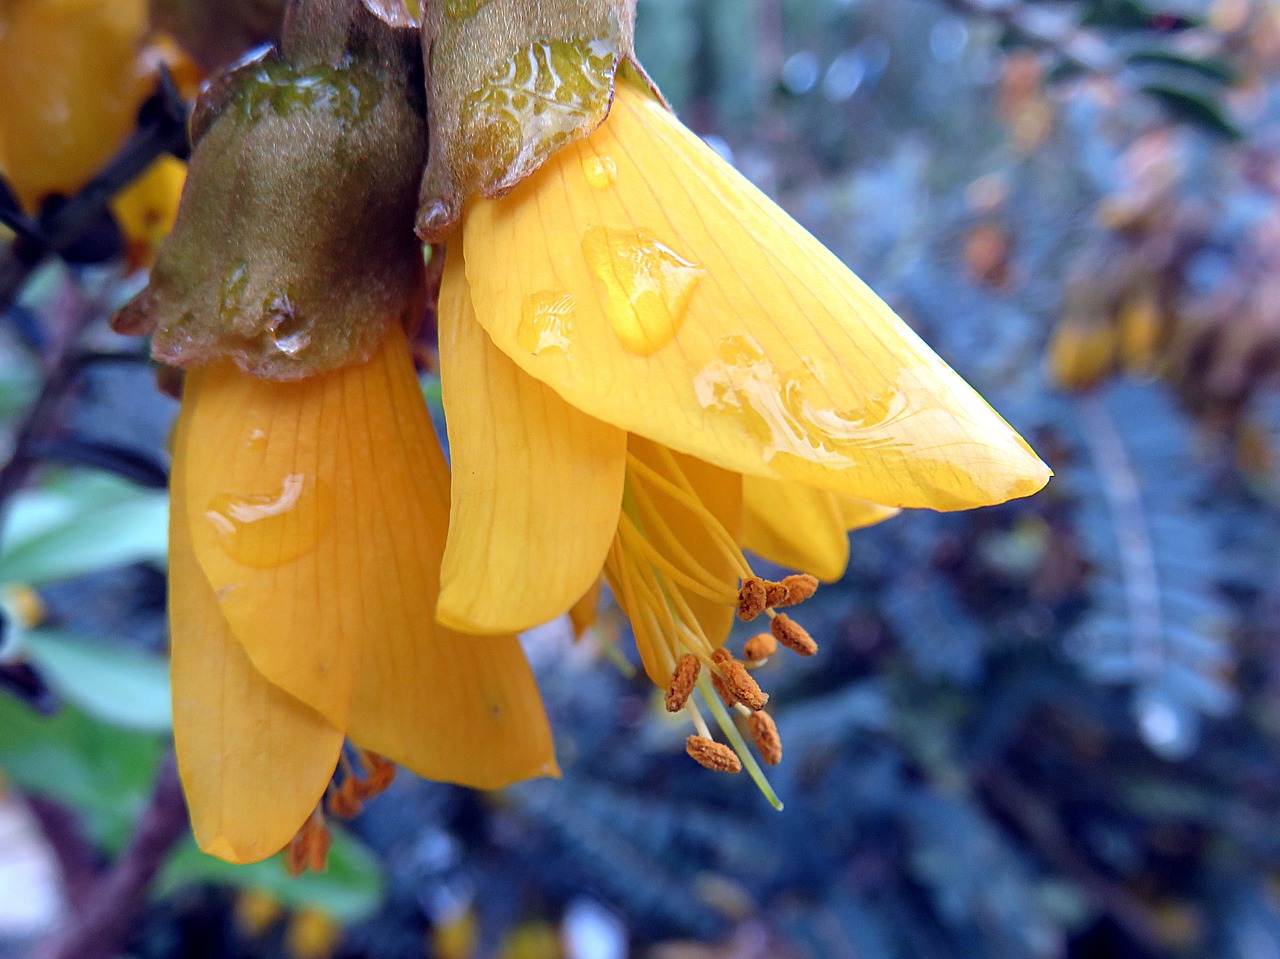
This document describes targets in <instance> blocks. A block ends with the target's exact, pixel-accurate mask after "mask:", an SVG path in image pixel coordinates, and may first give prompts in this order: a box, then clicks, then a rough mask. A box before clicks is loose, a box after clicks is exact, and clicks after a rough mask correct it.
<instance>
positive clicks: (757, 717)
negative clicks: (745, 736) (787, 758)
mask: <svg viewBox="0 0 1280 959" xmlns="http://www.w3.org/2000/svg"><path fill="white" fill-rule="evenodd" d="M747 725H748V726H749V727H750V728H751V738H752V739H754V740H755V741H756V749H758V750H760V758H761V759H763V760H764V761H765V762H767V763H768V764H769V765H770V766H776V765H778V763H780V762H782V738H781V737H780V736H779V735H778V727H777V726H776V725H775V724H774V722H773V717H772V716H770V715H769V714H768V713H765V712H758V713H752V714H751V715H750V717H748V719H747Z"/></svg>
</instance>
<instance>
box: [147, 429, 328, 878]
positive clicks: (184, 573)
mask: <svg viewBox="0 0 1280 959" xmlns="http://www.w3.org/2000/svg"><path fill="white" fill-rule="evenodd" d="M187 419H188V417H187V416H186V415H184V416H183V417H181V418H180V420H179V427H178V431H177V433H176V435H175V438H174V454H175V455H174V464H173V500H172V506H171V508H172V512H173V521H172V522H171V523H170V526H169V529H170V536H171V538H172V542H171V544H170V546H171V548H170V554H169V621H170V626H169V632H170V636H171V643H172V647H173V664H172V670H173V736H174V741H175V743H176V745H177V753H178V770H179V773H180V774H181V776H182V785H183V789H184V791H185V792H186V796H187V805H188V807H189V808H190V810H191V827H192V830H193V831H194V832H195V837H196V841H197V842H198V843H199V845H200V848H201V849H203V850H204V851H205V852H208V853H211V854H213V855H215V856H219V857H221V858H223V859H226V860H228V861H230V862H256V861H257V860H259V859H264V858H266V857H267V856H270V855H271V854H272V853H274V852H276V851H278V850H279V849H281V848H282V847H283V846H284V845H285V844H286V843H288V842H289V840H290V839H292V838H293V836H294V834H295V833H296V832H297V831H298V829H299V827H301V826H302V824H303V822H305V821H306V819H307V817H308V816H309V815H310V814H311V811H312V810H313V809H314V808H315V806H316V804H317V803H318V802H319V801H320V798H321V796H322V795H323V794H324V789H325V787H326V786H327V785H328V783H329V778H330V776H332V775H333V770H334V767H335V766H336V765H337V762H338V753H339V752H340V751H341V749H342V738H343V737H342V732H341V730H339V729H337V728H336V727H334V726H333V725H331V724H330V723H327V722H325V720H324V719H322V718H321V717H320V715H319V714H318V713H316V712H315V711H314V710H312V709H309V708H308V707H306V706H304V705H303V704H302V703H300V702H299V701H298V700H296V699H294V698H293V697H292V696H290V695H289V694H288V693H286V692H284V691H283V690H281V689H280V688H279V687H277V686H274V685H272V684H271V683H269V682H267V680H266V679H264V678H263V677H262V675H261V674H260V673H259V672H258V671H257V670H256V669H254V668H253V666H252V664H250V662H249V659H248V657H247V656H245V653H244V650H243V649H242V648H241V647H240V645H239V644H238V643H237V642H236V641H235V639H234V638H233V637H232V636H231V632H230V630H229V629H228V628H227V623H226V620H225V619H224V618H223V616H222V613H221V611H220V610H219V608H218V600H217V597H216V596H215V595H214V593H213V590H212V589H211V588H210V586H209V583H208V581H207V580H206V579H205V578H204V574H203V572H202V571H201V569H200V567H199V564H198V563H197V562H196V558H195V556H194V554H193V553H192V549H191V535H190V531H189V529H188V527H187V514H186V504H185V502H184V495H183V480H184V473H185V470H186V455H185V452H184V451H185V447H186V440H185V435H184V434H185V431H184V429H183V424H184V421H185V420H187Z"/></svg>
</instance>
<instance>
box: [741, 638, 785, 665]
mask: <svg viewBox="0 0 1280 959" xmlns="http://www.w3.org/2000/svg"><path fill="white" fill-rule="evenodd" d="M777 651H778V641H777V640H776V639H774V638H773V633H760V634H758V635H756V636H752V637H751V638H750V639H748V640H747V642H746V645H744V646H743V647H742V656H743V658H744V659H746V660H748V661H749V662H752V663H762V662H764V661H765V660H766V659H768V658H769V657H770V656H772V655H773V654H774V653H776V652H777Z"/></svg>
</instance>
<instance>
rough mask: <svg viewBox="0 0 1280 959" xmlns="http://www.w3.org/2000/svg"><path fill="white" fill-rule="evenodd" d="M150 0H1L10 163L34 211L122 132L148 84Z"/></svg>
mask: <svg viewBox="0 0 1280 959" xmlns="http://www.w3.org/2000/svg"><path fill="white" fill-rule="evenodd" d="M147 31H148V25H147V3H146V0H111V2H109V3H103V2H101V0H8V2H6V3H0V63H3V64H4V69H3V70H0V127H3V130H4V132H3V137H0V139H3V140H4V141H5V150H4V154H5V156H4V160H5V164H4V165H5V172H6V175H7V176H8V178H9V180H10V182H11V183H12V184H13V187H14V190H15V192H16V193H17V195H18V198H19V199H20V200H21V201H22V204H23V205H24V206H25V207H26V208H27V209H28V210H30V211H35V209H36V208H37V207H38V206H39V205H40V202H41V201H42V200H43V199H44V198H45V197H47V196H49V195H50V194H54V193H61V194H71V193H74V192H76V191H77V190H79V189H80V187H81V186H83V185H84V184H85V183H86V182H87V181H88V180H89V178H90V177H92V176H93V175H94V174H95V173H96V172H97V171H98V169H99V168H100V167H101V166H102V165H103V163H105V162H106V160H107V158H108V157H110V156H111V154H112V153H113V152H115V150H116V148H117V147H119V146H120V144H121V143H122V142H124V139H125V137H126V136H127V135H128V133H129V130H130V129H132V127H133V124H134V120H135V117H136V115H137V112H138V107H139V106H140V105H141V104H142V101H143V100H144V99H145V98H146V96H147V94H148V93H149V92H150V89H151V85H152V83H153V74H154V65H153V64H151V63H150V62H149V61H148V60H147V59H146V58H145V57H143V56H142V53H143V49H144V47H143V41H144V39H145V37H146V35H147Z"/></svg>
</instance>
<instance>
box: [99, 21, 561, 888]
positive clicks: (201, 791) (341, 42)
mask: <svg viewBox="0 0 1280 959" xmlns="http://www.w3.org/2000/svg"><path fill="white" fill-rule="evenodd" d="M299 20H300V22H299V24H298V26H297V29H296V30H295V31H294V32H293V33H291V34H290V35H288V36H287V37H286V40H285V48H284V49H283V50H281V51H280V52H273V53H270V54H266V55H264V56H262V57H260V58H258V59H257V60H254V61H252V62H249V63H246V64H244V65H242V66H241V67H239V68H238V69H237V70H235V71H232V72H231V73H229V74H227V75H224V76H223V77H221V78H220V79H219V80H218V81H217V82H216V83H215V84H214V85H212V86H211V87H210V88H209V91H208V92H207V94H206V95H205V97H204V98H203V99H202V101H201V103H200V105H199V107H198V108H197V110H196V113H195V115H194V118H193V131H194V137H195V140H196V143H195V148H194V151H193V154H192V160H191V167H190V175H189V177H188V181H187V188H186V193H185V194H184V196H183V200H182V205H181V208H180V210H179V212H178V217H177V221H176V223H175V224H174V228H173V231H172V233H171V234H170V235H169V237H168V239H167V240H166V242H165V245H164V247H163V249H162V251H161V254H160V256H159V258H158V260H157V263H156V266H155V269H154V270H153V272H152V274H151V280H150V283H149V285H148V287H147V289H146V290H144V291H143V292H142V293H141V294H140V295H139V296H138V297H137V298H136V299H135V300H134V301H133V302H132V303H131V304H129V305H128V306H127V307H126V308H125V309H124V310H123V311H122V312H121V314H120V315H119V316H118V317H117V328H119V329H122V330H126V331H131V332H151V333H154V340H153V353H154V354H155V355H156V356H157V357H158V358H161V359H164V360H166V361H169V362H171V363H174V364H175V365H180V366H183V367H184V368H185V371H186V372H185V379H184V385H183V393H182V408H181V413H180V415H179V418H178V422H177V425H176V427H175V432H174V442H173V469H172V475H171V482H170V486H171V516H170V547H171V549H170V560H169V576H170V587H171V596H170V611H169V615H170V635H171V644H172V657H173V665H172V669H173V700H174V737H175V740H176V746H177V754H178V766H179V771H180V773H181V776H182V781H183V786H184V789H185V791H186V795H187V800H188V805H189V807H190V810H191V820H192V826H193V829H194V832H195V835H196V839H197V840H198V842H199V844H200V846H201V848H203V849H205V850H206V851H208V852H211V853H213V854H215V855H218V856H221V857H222V858H224V859H228V860H231V861H235V862H247V861H252V860H256V859H261V858H263V857H264V856H267V855H270V854H272V853H274V852H276V851H277V850H279V849H281V848H282V847H284V846H285V845H286V844H288V845H289V857H288V862H289V865H290V868H293V869H301V868H305V867H308V866H309V867H316V866H319V865H322V864H323V860H324V854H325V851H326V848H327V838H326V832H325V827H324V819H323V816H324V813H323V811H322V810H323V809H324V808H327V809H328V811H330V812H332V813H334V814H336V815H341V816H345V815H351V814H353V813H355V812H357V811H358V810H359V807H360V805H361V803H362V801H363V800H364V799H365V798H367V797H368V796H369V795H372V794H373V793H375V792H377V791H378V790H379V789H380V788H383V787H385V785H386V784H387V782H388V781H389V778H390V769H391V767H390V765H389V763H388V760H390V761H394V762H396V763H400V764H403V765H405V766H407V767H408V768H410V769H412V770H414V771H415V772H417V773H419V774H421V775H423V776H426V777H429V778H432V779H439V780H448V781H451V782H457V783H463V784H466V785H470V786H475V787H478V788H494V787H497V786H501V785H505V784H506V783H509V782H511V781H513V780H516V779H523V778H527V777H530V776H538V775H554V774H555V773H556V765H555V758H554V755H553V752H552V743H551V735H550V730H549V728H548V725H547V720H546V716H545V714H544V712H543V708H542V703H541V699H540V697H539V694H538V690H537V686H536V684H535V682H534V678H533V674H532V672H531V670H530V668H529V665H528V663H527V662H526V660H525V657H524V653H523V651H522V649H521V647H520V645H519V643H518V641H517V640H516V638H515V637H514V636H510V635H506V636H496V637H495V636H486V637H484V638H482V639H477V638H475V637H469V636H464V635H461V634H460V633H458V632H457V631H454V630H451V629H449V628H446V627H443V626H440V625H438V624H437V623H436V621H435V616H434V612H435V606H436V603H437V597H438V595H439V584H440V563H441V557H442V555H443V551H444V537H445V532H446V530H447V527H448V513H449V479H448V468H447V466H446V463H445V459H444V455H443V452H442V451H441V448H440V445H439V443H438V441H437V438H436V435H435V432H434V430H433V427H432V425H431V420H430V417H429V414H428V411H427V408H426V404H425V402H424V400H423V397H422V393H421V389H420V387H419V384H418V379H417V375H416V372H415V370H414V366H413V362H412V359H411V355H410V353H411V351H410V345H409V341H408V337H407V331H409V330H411V329H412V328H413V327H414V326H415V325H416V324H417V322H418V319H419V317H420V316H421V314H422V305H423V299H424V292H425V291H424V278H425V271H424V266H423V257H422V249H421V246H420V244H419V243H418V242H417V240H416V239H415V238H414V235H413V218H414V213H415V203H414V197H415V194H416V187H417V179H418V175H419V171H420V169H421V164H422V157H423V152H424V148H425V137H424V136H423V117H422V115H421V98H420V96H418V97H415V96H414V95H413V94H412V93H411V92H410V91H409V89H408V84H407V82H406V78H407V77H409V76H411V75H413V65H414V64H416V63H417V62H419V61H420V58H421V50H420V47H419V46H418V43H417V37H416V33H415V32H413V31H406V30H401V29H396V28H392V27H390V26H388V25H387V24H384V23H382V22H381V21H380V20H378V19H377V18H376V17H374V16H373V15H372V14H371V13H369V12H368V11H365V10H363V8H359V7H358V6H356V5H353V8H352V10H351V16H350V17H348V18H344V17H338V16H334V17H316V18H313V19H310V20H308V19H305V18H299ZM231 186H234V191H235V193H234V195H235V202H234V203H228V195H229V193H228V189H229V187H231ZM347 740H350V741H351V742H352V743H354V744H357V745H358V747H359V749H360V750H361V752H359V753H358V754H357V756H358V759H357V762H356V763H355V764H353V762H352V760H351V758H350V756H349V754H348V753H347V752H345V751H344V742H345V741H347ZM383 757H385V758H383ZM357 765H363V766H364V770H363V772H361V771H359V770H358V769H357V768H356V766H357ZM335 770H337V771H338V775H337V781H336V782H335V781H333V780H334V777H335Z"/></svg>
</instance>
